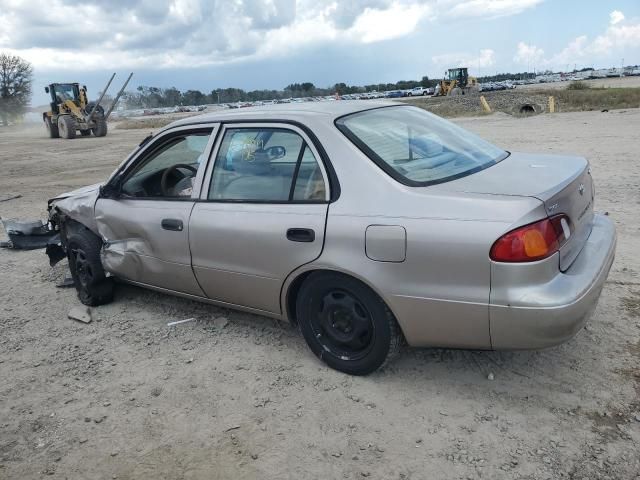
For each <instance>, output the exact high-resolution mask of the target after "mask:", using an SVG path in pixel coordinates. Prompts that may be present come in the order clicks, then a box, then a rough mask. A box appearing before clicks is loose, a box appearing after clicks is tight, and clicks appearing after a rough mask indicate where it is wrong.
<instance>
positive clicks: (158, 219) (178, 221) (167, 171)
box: [95, 125, 216, 296]
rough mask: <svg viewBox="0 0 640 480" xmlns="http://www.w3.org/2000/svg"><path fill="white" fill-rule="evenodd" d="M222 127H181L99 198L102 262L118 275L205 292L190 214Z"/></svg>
mask: <svg viewBox="0 0 640 480" xmlns="http://www.w3.org/2000/svg"><path fill="white" fill-rule="evenodd" d="M215 129H216V126H215V125H212V126H207V127H203V126H198V127H197V128H195V127H181V128H176V129H172V130H169V131H167V132H165V133H164V134H162V136H160V137H159V138H157V139H154V140H152V141H151V142H150V143H149V144H148V145H147V146H146V148H145V149H144V151H142V152H141V153H140V154H138V156H137V157H136V158H135V159H134V160H133V161H131V162H129V163H128V164H127V165H125V166H124V167H123V169H122V171H121V172H119V173H118V174H117V175H115V176H114V177H113V178H112V179H111V180H110V183H109V185H108V187H109V188H108V189H107V190H106V191H108V192H111V193H110V194H105V195H101V198H99V199H98V201H97V202H96V207H95V213H96V222H97V224H98V230H99V233H100V235H101V236H102V237H103V239H104V242H105V246H104V249H103V257H102V261H103V264H104V267H105V269H106V270H107V271H109V272H111V273H112V274H114V275H116V276H117V277H120V278H123V279H125V280H129V281H132V282H137V283H141V284H145V285H149V286H153V287H159V288H163V289H168V290H172V291H177V292H182V293H187V294H191V295H199V296H204V293H203V292H202V290H201V289H200V287H199V286H198V282H197V281H196V279H195V276H194V274H193V270H192V269H191V253H190V251H189V234H188V225H189V216H190V215H191V211H192V209H193V206H194V204H195V199H196V198H197V196H198V194H199V185H200V183H201V180H202V177H203V175H204V171H205V169H206V163H207V162H206V159H207V158H208V154H209V152H210V150H211V146H212V144H213V138H214V136H215V135H214V134H215Z"/></svg>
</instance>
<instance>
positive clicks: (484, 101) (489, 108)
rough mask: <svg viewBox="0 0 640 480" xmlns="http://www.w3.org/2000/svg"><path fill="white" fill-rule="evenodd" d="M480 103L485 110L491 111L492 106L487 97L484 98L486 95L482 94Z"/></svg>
mask: <svg viewBox="0 0 640 480" xmlns="http://www.w3.org/2000/svg"><path fill="white" fill-rule="evenodd" d="M480 104H481V105H482V108H483V110H484V111H485V112H487V113H491V107H490V106H489V103H488V102H487V99H486V98H484V95H480Z"/></svg>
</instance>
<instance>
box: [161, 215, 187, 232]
mask: <svg viewBox="0 0 640 480" xmlns="http://www.w3.org/2000/svg"><path fill="white" fill-rule="evenodd" d="M161 225H162V228H164V229H165V230H174V231H176V232H181V231H182V229H183V228H184V226H183V225H182V220H178V219H177V218H163V219H162V223H161Z"/></svg>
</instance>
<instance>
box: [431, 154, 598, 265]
mask: <svg viewBox="0 0 640 480" xmlns="http://www.w3.org/2000/svg"><path fill="white" fill-rule="evenodd" d="M431 188H436V189H440V190H446V191H455V192H465V193H483V194H492V195H513V196H525V197H534V198H537V199H539V200H540V201H542V202H543V203H544V206H545V209H546V211H547V215H548V216H553V215H557V214H560V213H564V214H566V215H567V216H568V217H569V219H570V220H571V224H572V226H573V231H572V232H571V234H570V236H569V239H568V240H567V242H566V243H565V244H564V245H563V246H562V248H561V249H560V269H561V270H562V271H565V270H566V269H568V268H569V267H570V266H571V264H572V263H573V261H574V260H575V259H576V257H577V256H578V254H579V253H580V251H581V250H582V247H583V246H584V244H585V242H586V240H587V238H588V237H589V234H590V233H591V226H592V223H593V199H594V189H593V182H592V179H591V172H590V169H589V162H587V160H585V159H584V158H582V157H574V156H565V155H539V154H525V153H512V154H511V155H510V156H509V157H507V158H505V159H504V160H502V161H501V162H499V163H497V164H496V165H494V166H492V167H490V168H487V169H485V170H482V171H480V172H477V173H474V174H473V175H468V176H466V177H463V178H460V179H458V180H454V181H451V182H447V183H444V184H440V185H436V186H434V187H431Z"/></svg>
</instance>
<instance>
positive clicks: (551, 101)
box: [549, 97, 556, 113]
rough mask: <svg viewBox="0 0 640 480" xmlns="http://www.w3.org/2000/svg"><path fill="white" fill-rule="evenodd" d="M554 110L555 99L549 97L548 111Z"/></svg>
mask: <svg viewBox="0 0 640 480" xmlns="http://www.w3.org/2000/svg"><path fill="white" fill-rule="evenodd" d="M555 111H556V99H555V98H553V97H549V113H555Z"/></svg>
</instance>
